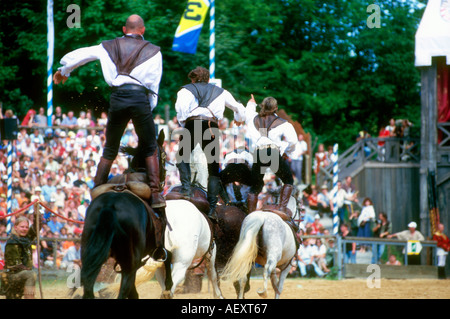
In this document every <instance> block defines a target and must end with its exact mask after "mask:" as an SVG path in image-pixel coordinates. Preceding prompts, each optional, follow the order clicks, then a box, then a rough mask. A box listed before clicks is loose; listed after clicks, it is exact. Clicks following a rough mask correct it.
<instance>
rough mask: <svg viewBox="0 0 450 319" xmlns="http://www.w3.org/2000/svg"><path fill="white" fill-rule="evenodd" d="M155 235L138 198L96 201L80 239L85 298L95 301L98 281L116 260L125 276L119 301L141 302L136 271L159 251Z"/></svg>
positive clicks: (107, 196)
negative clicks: (110, 260)
mask: <svg viewBox="0 0 450 319" xmlns="http://www.w3.org/2000/svg"><path fill="white" fill-rule="evenodd" d="M154 232H155V227H154V224H153V222H152V219H151V218H150V216H149V212H148V211H147V208H146V206H145V205H144V203H143V202H142V201H141V200H140V199H139V198H138V197H136V196H135V195H133V194H130V193H114V192H107V193H104V194H102V195H99V196H98V197H97V198H95V199H94V200H93V201H92V203H91V205H90V206H89V208H88V211H87V213H86V220H85V225H84V230H83V234H82V238H81V263H82V268H81V283H82V285H83V286H84V295H83V298H94V292H93V287H94V283H95V280H96V278H97V276H98V274H99V272H100V269H101V267H102V265H103V264H104V263H105V262H106V260H107V259H108V257H113V258H114V259H115V260H116V264H117V265H119V266H120V272H121V274H122V279H121V285H120V291H119V295H118V298H119V299H125V298H130V299H131V298H134V299H135V298H138V293H137V291H136V286H135V279H136V271H137V270H138V268H139V267H141V266H142V265H143V262H142V259H143V258H144V257H146V256H147V255H149V254H151V253H152V251H153V250H154V249H155V248H156V243H155V236H154Z"/></svg>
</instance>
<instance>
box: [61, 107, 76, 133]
mask: <svg viewBox="0 0 450 319" xmlns="http://www.w3.org/2000/svg"><path fill="white" fill-rule="evenodd" d="M77 125H78V123H77V118H76V117H75V116H74V113H73V111H69V112H67V116H66V117H65V118H64V119H63V120H62V122H61V126H63V127H66V128H69V129H71V130H73V129H74V128H76V127H77Z"/></svg>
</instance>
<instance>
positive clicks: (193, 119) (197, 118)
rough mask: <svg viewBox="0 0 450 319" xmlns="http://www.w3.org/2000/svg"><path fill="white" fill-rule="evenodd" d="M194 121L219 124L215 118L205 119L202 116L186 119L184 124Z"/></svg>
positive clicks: (205, 117)
mask: <svg viewBox="0 0 450 319" xmlns="http://www.w3.org/2000/svg"><path fill="white" fill-rule="evenodd" d="M195 120H200V121H208V122H213V123H216V124H219V121H218V120H217V118H213V117H207V116H202V115H197V116H190V117H188V118H187V119H186V122H189V121H195Z"/></svg>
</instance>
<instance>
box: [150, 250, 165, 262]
mask: <svg viewBox="0 0 450 319" xmlns="http://www.w3.org/2000/svg"><path fill="white" fill-rule="evenodd" d="M158 250H162V251H163V252H164V257H163V258H162V259H156V258H155V254H156V252H157V251H158ZM167 256H168V254H167V250H166V249H165V248H164V247H156V248H155V250H154V251H153V253H152V259H154V260H155V261H157V262H165V261H166V260H167Z"/></svg>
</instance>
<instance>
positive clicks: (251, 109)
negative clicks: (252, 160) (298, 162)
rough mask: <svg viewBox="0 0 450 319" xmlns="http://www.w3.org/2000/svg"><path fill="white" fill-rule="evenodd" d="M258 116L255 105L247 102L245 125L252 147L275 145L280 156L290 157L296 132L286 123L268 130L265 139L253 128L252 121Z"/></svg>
mask: <svg viewBox="0 0 450 319" xmlns="http://www.w3.org/2000/svg"><path fill="white" fill-rule="evenodd" d="M257 115H258V113H257V112H256V103H254V102H248V103H247V107H246V113H245V124H246V125H247V133H248V137H249V138H250V140H251V142H252V144H253V146H254V147H261V146H265V145H271V144H275V145H276V146H277V147H278V148H279V150H280V154H281V155H283V154H286V155H287V156H290V155H291V153H292V152H293V151H294V150H295V144H296V143H297V141H298V137H297V132H296V131H295V129H294V127H293V126H292V124H291V123H289V122H288V121H286V122H284V123H283V124H281V125H278V126H277V127H275V128H273V129H270V131H269V134H268V136H267V137H265V136H263V135H262V134H261V132H260V131H259V130H258V129H257V128H256V127H255V124H254V119H255V117H256V116H257Z"/></svg>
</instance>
